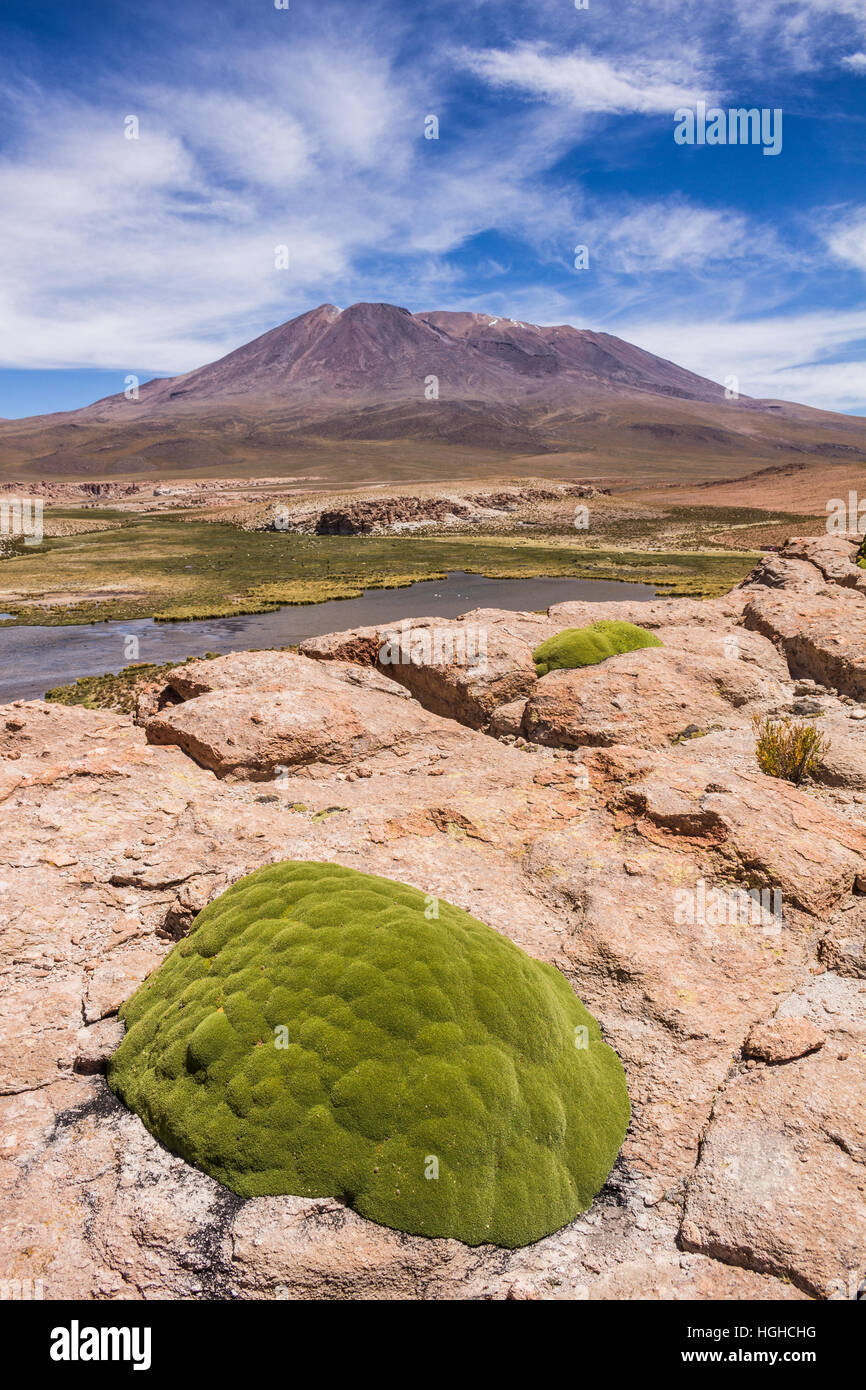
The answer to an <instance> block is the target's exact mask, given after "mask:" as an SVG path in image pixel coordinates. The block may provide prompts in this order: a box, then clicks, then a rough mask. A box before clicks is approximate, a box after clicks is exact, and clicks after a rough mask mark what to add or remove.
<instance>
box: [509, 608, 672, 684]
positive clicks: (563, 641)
mask: <svg viewBox="0 0 866 1390" xmlns="http://www.w3.org/2000/svg"><path fill="white" fill-rule="evenodd" d="M662 645H663V643H662V642H660V641H659V639H658V637H656V636H655V634H654V633H652V632H647V630H646V628H643V627H637V626H636V625H635V624H634V623H620V622H609V621H607V620H606V619H605V620H603V621H602V622H598V623H590V625H589V627H567V628H566V629H565V630H564V631H563V632H557V633H556V635H555V636H554V637H548V638H547V640H546V641H545V642H542V643H541V646H540V647H536V648H535V651H534V652H533V653H532V660H533V661H534V662H535V674H536V675H537V676H546V675H547V673H548V671H560V670H571V669H572V668H573V667H575V666H597V665H598V663H599V662H600V661H606V660H607V658H608V657H609V656H617V655H618V654H619V653H621V652H634V651H637V650H638V648H639V647H661V646H662Z"/></svg>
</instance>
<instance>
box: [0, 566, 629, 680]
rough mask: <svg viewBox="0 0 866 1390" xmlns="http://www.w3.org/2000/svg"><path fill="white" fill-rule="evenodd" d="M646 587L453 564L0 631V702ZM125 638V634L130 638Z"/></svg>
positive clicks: (624, 595)
mask: <svg viewBox="0 0 866 1390" xmlns="http://www.w3.org/2000/svg"><path fill="white" fill-rule="evenodd" d="M655 596H656V591H655V588H654V587H653V585H651V584H628V583H625V582H622V581H619V580H607V579H561V578H557V579H545V578H541V579H488V578H487V577H486V576H485V575H482V574H464V573H463V572H462V571H461V570H455V571H453V572H452V573H451V574H449V575H448V577H447V578H446V579H423V580H420V581H419V582H418V583H417V584H410V585H408V586H407V587H406V588H404V589H366V590H365V591H364V593H363V594H362V595H361V596H360V598H350V599H331V600H329V601H328V602H327V603H310V604H304V605H287V606H285V607H283V608H280V609H278V610H277V611H276V612H273V613H245V614H241V615H238V616H237V617H233V618H206V619H202V620H200V621H195V622H184V623H157V622H154V620H153V618H136V619H130V620H128V621H123V620H120V621H112V622H106V623H80V624H72V625H70V626H68V627H7V628H0V704H6V703H7V702H8V701H10V700H21V699H27V700H32V699H34V698H38V697H40V696H42V695H44V693H45V691H46V690H50V689H51V688H52V687H53V686H55V685H66V684H68V683H69V682H70V681H75V680H78V678H79V677H80V676H101V675H103V674H104V673H105V672H107V671H112V672H117V671H120V670H122V669H123V667H124V666H128V665H131V664H133V663H135V662H139V661H151V662H154V663H156V664H157V665H159V664H161V663H163V662H165V661H182V660H183V659H184V657H187V656H204V654H205V652H218V653H219V654H220V655H222V654H223V653H224V652H236V651H246V650H247V649H248V648H262V647H288V646H293V645H294V644H295V643H297V642H302V641H303V640H304V638H305V637H318V636H319V635H320V634H321V633H323V632H340V631H342V630H343V629H345V628H350V627H367V626H371V625H373V624H376V623H391V622H399V620H400V619H401V618H421V617H435V618H456V617H459V615H460V614H461V613H466V612H468V611H469V610H470V609H472V608H511V609H514V610H515V611H518V612H519V611H527V610H529V611H531V610H533V609H537V608H549V607H550V605H551V604H552V603H565V602H566V601H568V600H574V599H585V600H588V601H589V602H591V603H601V602H604V601H606V600H610V599H633V600H634V599H637V600H640V601H643V600H647V599H652V598H655ZM132 639H135V641H133V640H132Z"/></svg>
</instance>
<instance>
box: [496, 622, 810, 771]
mask: <svg viewBox="0 0 866 1390" xmlns="http://www.w3.org/2000/svg"><path fill="white" fill-rule="evenodd" d="M680 635H681V634H680ZM784 696H785V692H784V690H783V688H782V686H781V684H780V683H779V681H778V680H777V679H776V678H775V677H774V676H768V675H764V674H763V673H762V672H761V670H760V669H759V668H757V667H756V666H755V665H750V664H747V663H746V662H745V661H740V660H738V659H736V658H732V659H725V658H724V657H723V656H711V655H710V654H709V653H708V652H707V651H704V652H703V653H698V652H695V653H692V652H689V651H686V650H684V649H683V648H682V646H677V647H670V648H668V647H667V646H665V647H656V648H646V649H644V650H641V651H635V652H628V653H624V654H623V655H621V656H612V657H609V658H608V660H607V661H603V662H601V663H599V665H597V666H584V667H581V668H579V669H576V670H570V671H551V672H549V674H548V675H546V676H543V677H542V678H541V680H540V681H539V682H538V684H537V685H536V686H535V687H534V688H533V689H532V691H531V693H530V696H529V700H528V702H527V705H526V712H525V714H524V719H523V730H524V733H525V734H526V736H527V737H529V738H532V739H533V740H535V741H536V742H538V743H544V744H551V745H553V746H555V747H562V748H577V747H580V746H581V745H583V744H589V745H594V746H609V745H611V744H615V743H628V744H633V745H637V746H640V747H648V748H658V747H663V746H665V745H666V744H668V743H670V742H671V741H672V740H674V739H676V738H679V737H682V736H683V735H684V734H685V733H686V731H687V730H689V729H692V730H703V731H706V730H707V729H708V728H711V727H713V726H721V727H725V726H727V725H728V724H732V723H738V722H739V723H742V722H744V721H745V720H747V718H748V716H749V714H750V713H752V712H754V711H756V710H758V709H759V708H761V707H762V706H764V705H766V704H775V703H777V702H778V701H779V700H783V699H784ZM737 711H742V713H740V714H739V715H738V714H737V713H736V712H737Z"/></svg>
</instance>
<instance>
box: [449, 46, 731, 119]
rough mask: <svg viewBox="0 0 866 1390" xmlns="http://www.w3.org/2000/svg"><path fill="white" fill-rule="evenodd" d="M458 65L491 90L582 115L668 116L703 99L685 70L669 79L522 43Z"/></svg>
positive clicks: (663, 66)
mask: <svg viewBox="0 0 866 1390" xmlns="http://www.w3.org/2000/svg"><path fill="white" fill-rule="evenodd" d="M463 61H464V62H465V64H466V66H467V67H469V68H470V69H471V71H472V72H474V73H475V74H476V75H477V76H479V77H481V78H483V79H484V81H485V82H488V83H489V84H490V85H491V86H493V87H512V88H516V89H518V90H519V91H522V92H525V93H527V94H528V95H530V96H535V97H544V98H546V99H548V100H550V101H556V102H561V103H563V104H564V105H567V106H570V107H572V108H574V109H575V110H577V111H582V112H586V113H587V114H592V113H603V114H608V115H624V114H628V113H631V112H640V113H649V112H670V113H672V112H673V111H674V110H675V108H676V107H678V106H682V105H683V104H688V103H694V102H695V101H697V100H698V99H699V98H700V97H706V96H707V95H708V94H707V91H706V88H705V85H704V84H703V83H702V82H700V81H699V80H698V79H697V77H696V75H695V73H694V71H693V70H692V69H691V67H690V66H688V67H687V66H684V67H683V70H682V71H681V72H680V73H677V72H674V74H673V76H672V75H671V69H672V68H675V67H676V65H675V64H673V63H671V62H666V63H660V62H656V63H652V62H647V61H644V62H637V61H635V62H632V63H631V65H626V64H625V63H619V64H614V63H612V62H610V61H608V59H606V58H604V57H599V56H596V55H594V54H592V53H589V52H587V51H586V50H578V51H577V52H575V53H555V52H553V51H552V50H551V49H549V48H548V47H546V46H545V45H533V44H531V43H521V44H517V45H515V47H514V48H510V49H487V50H484V51H481V52H469V53H465V54H464V55H463Z"/></svg>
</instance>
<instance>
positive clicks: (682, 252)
mask: <svg viewBox="0 0 866 1390" xmlns="http://www.w3.org/2000/svg"><path fill="white" fill-rule="evenodd" d="M584 229H586V233H587V235H586V238H585V240H586V242H587V244H589V245H590V247H591V254H592V255H593V259H594V263H595V264H596V266H597V267H600V268H604V269H605V270H607V271H613V270H618V271H622V272H623V273H625V274H629V275H631V274H635V273H646V272H648V271H651V270H679V271H682V270H685V269H688V270H697V269H700V268H702V267H704V266H710V265H713V264H714V263H717V262H720V261H736V260H737V259H739V258H741V257H743V256H746V255H748V256H749V257H750V258H754V257H755V255H756V254H757V255H764V254H767V252H768V251H769V250H770V248H771V247H774V248H775V238H774V237H773V236H772V233H768V232H761V231H758V230H756V229H752V228H751V227H750V224H749V220H748V218H746V217H744V216H742V215H741V214H739V213H734V212H729V211H727V210H719V209H716V208H706V207H700V206H698V205H696V204H694V203H690V202H688V201H687V200H685V199H682V198H672V199H668V200H665V201H663V200H653V201H650V202H644V203H638V202H635V201H633V200H631V201H629V202H626V203H625V204H623V203H622V202H621V201H617V202H616V203H615V204H613V205H612V206H611V207H610V209H609V210H608V211H606V212H604V213H602V212H601V211H600V210H599V211H595V212H593V213H592V214H591V215H590V216H589V218H588V220H587V221H586V223H581V232H583V231H584Z"/></svg>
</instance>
